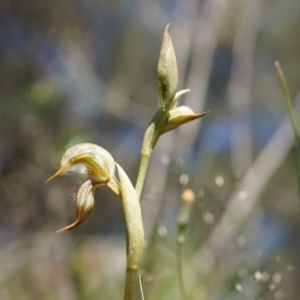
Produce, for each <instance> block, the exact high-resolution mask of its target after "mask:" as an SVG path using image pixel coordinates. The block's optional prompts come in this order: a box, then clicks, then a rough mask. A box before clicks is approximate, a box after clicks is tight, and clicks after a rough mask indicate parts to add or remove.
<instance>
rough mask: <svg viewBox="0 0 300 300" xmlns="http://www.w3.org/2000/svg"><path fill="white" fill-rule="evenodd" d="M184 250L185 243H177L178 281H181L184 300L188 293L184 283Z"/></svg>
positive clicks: (180, 286) (180, 287) (180, 285)
mask: <svg viewBox="0 0 300 300" xmlns="http://www.w3.org/2000/svg"><path fill="white" fill-rule="evenodd" d="M182 248H183V242H181V241H180V240H178V241H177V272H178V280H179V289H180V293H181V297H182V299H183V300H185V299H187V298H186V291H185V286H184V281H183V272H182Z"/></svg>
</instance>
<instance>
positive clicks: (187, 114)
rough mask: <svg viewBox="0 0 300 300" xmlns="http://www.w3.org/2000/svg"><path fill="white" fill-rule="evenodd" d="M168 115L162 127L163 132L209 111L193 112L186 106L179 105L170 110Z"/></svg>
mask: <svg viewBox="0 0 300 300" xmlns="http://www.w3.org/2000/svg"><path fill="white" fill-rule="evenodd" d="M169 113H170V116H169V118H168V121H167V123H166V124H165V126H164V128H163V132H162V133H165V132H168V131H170V130H172V129H175V128H177V127H178V126H180V125H182V124H185V123H188V122H190V121H193V120H195V119H199V118H201V117H203V116H205V115H206V114H208V113H209V112H208V111H206V112H204V113H201V114H195V113H194V112H193V110H192V109H191V108H189V107H188V106H179V107H175V108H173V109H171V110H170V112H169Z"/></svg>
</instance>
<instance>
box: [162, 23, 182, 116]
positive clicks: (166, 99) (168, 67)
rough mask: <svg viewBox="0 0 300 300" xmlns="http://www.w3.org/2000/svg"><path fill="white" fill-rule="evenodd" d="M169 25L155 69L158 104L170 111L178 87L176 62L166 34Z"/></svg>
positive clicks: (170, 42)
mask: <svg viewBox="0 0 300 300" xmlns="http://www.w3.org/2000/svg"><path fill="white" fill-rule="evenodd" d="M169 25H170V24H168V25H167V27H166V29H165V32H164V35H163V40H162V45H161V49H160V55H159V59H158V67H157V77H158V89H159V97H160V104H161V107H162V108H165V109H167V110H169V109H170V106H171V103H172V101H173V99H174V96H175V93H176V91H177V86H178V71H177V62H176V56H175V51H174V47H173V43H172V39H171V36H170V34H169V32H168V28H169Z"/></svg>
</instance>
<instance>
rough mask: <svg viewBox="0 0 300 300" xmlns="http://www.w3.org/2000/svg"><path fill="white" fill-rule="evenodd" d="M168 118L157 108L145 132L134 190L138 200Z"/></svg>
mask: <svg viewBox="0 0 300 300" xmlns="http://www.w3.org/2000/svg"><path fill="white" fill-rule="evenodd" d="M168 117H169V112H168V111H166V110H164V109H161V108H159V109H158V110H157V112H156V114H155V115H154V117H153V119H152V120H151V122H150V124H149V126H148V128H147V130H146V132H145V135H144V140H143V145H142V150H141V162H140V168H139V173H138V177H137V181H136V186H135V190H136V193H137V195H138V198H139V199H140V198H141V194H142V191H143V187H144V183H145V178H146V175H147V171H148V166H149V162H150V158H151V155H152V151H153V149H154V147H155V145H156V143H157V141H158V139H159V137H160V136H161V134H162V131H163V127H164V125H165V124H166V122H167V119H168Z"/></svg>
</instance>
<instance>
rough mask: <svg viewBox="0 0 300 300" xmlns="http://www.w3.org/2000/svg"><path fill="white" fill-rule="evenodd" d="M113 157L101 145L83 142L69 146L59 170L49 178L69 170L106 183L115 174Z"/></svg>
mask: <svg viewBox="0 0 300 300" xmlns="http://www.w3.org/2000/svg"><path fill="white" fill-rule="evenodd" d="M115 169H116V165H115V161H114V159H113V157H112V156H111V155H110V154H109V152H107V151H106V150H105V149H103V148H102V147H100V146H97V145H94V144H89V143H83V144H78V145H75V146H73V147H71V148H69V149H68V150H67V151H66V152H65V154H64V155H63V157H62V160H61V163H60V168H59V170H58V171H57V172H56V173H55V174H54V175H53V176H52V177H50V178H49V179H48V180H47V181H46V182H48V181H49V180H51V179H53V178H56V177H58V176H60V175H64V174H66V173H67V172H73V173H78V174H82V175H85V176H87V177H88V178H89V179H91V180H92V181H94V182H98V183H104V182H107V181H109V180H110V178H112V177H113V176H114V173H115Z"/></svg>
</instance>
